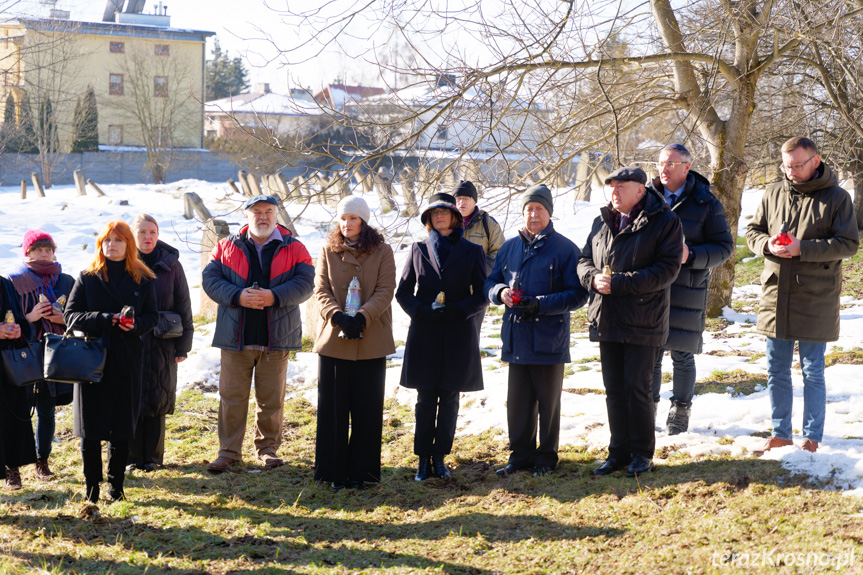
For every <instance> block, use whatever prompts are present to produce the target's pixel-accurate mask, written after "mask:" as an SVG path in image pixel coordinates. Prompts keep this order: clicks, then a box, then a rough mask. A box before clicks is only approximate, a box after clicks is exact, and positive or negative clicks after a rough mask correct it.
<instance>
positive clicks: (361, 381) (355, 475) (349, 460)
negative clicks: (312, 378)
mask: <svg viewBox="0 0 863 575" xmlns="http://www.w3.org/2000/svg"><path fill="white" fill-rule="evenodd" d="M386 367H387V364H386V358H385V357H381V358H377V359H365V360H358V361H351V360H347V359H336V358H332V357H326V356H323V355H321V356H319V360H318V429H317V437H316V438H315V480H317V481H326V482H336V483H345V482H347V481H380V480H381V432H382V429H383V414H384V383H385V380H386Z"/></svg>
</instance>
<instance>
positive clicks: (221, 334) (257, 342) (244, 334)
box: [203, 195, 315, 473]
mask: <svg viewBox="0 0 863 575" xmlns="http://www.w3.org/2000/svg"><path fill="white" fill-rule="evenodd" d="M277 206H278V202H277V201H276V199H275V198H273V197H272V196H265V195H257V196H254V197H252V198H249V200H248V201H247V202H246V204H245V205H244V206H243V214H244V215H245V217H246V220H247V221H248V225H247V226H244V227H243V228H242V229H240V231H239V233H238V234H233V235H231V236H229V237H227V238H225V239H223V240H220V241H219V243H218V244H216V246H215V247H214V248H213V253H212V254H210V261H209V263H208V264H207V266H206V267H205V268H204V271H203V287H204V291H205V292H206V294H207V295H208V296H209V297H210V298H211V299H212V300H213V301H214V302H216V303H217V304H218V306H219V308H218V316H217V318H216V332H215V334H214V336H213V346H215V347H218V348H220V349H221V350H222V371H221V375H220V376H219V456H218V458H217V459H216V460H215V461H213V462H212V463H210V464H209V465H207V471H209V472H210V473H221V472H222V471H225V470H227V469H228V468H229V467H231V465H233V464H234V463H236V462H237V461H239V460H240V459H241V458H242V445H243V435H244V434H245V430H246V414H247V412H248V408H249V396H250V393H251V386H252V374H253V373H254V377H255V401H256V402H257V406H258V408H257V416H256V419H255V449H256V451H257V454H258V459H259V460H260V461H261V463H262V464H263V465H264V466H265V467H266V468H267V469H272V468H275V467H280V466H281V465H284V462H283V461H282V460H281V459H280V458H279V457H278V456H277V454H276V453H277V451H278V448H279V445H280V444H281V435H282V416H283V411H284V410H283V407H284V401H285V382H286V380H287V371H288V352H290V351H292V350H298V349H300V346H301V341H302V321H301V319H300V309H299V307H298V306H299V305H300V304H301V303H303V302H304V301H306V300H307V299H308V298H309V297H310V296H311V295H312V289H313V287H314V277H315V270H314V266H313V265H312V258H311V257H310V256H309V252H308V250H306V248H305V246H303V244H301V243H300V242H299V241H297V240H296V239H294V238H293V237H291V232H290V231H288V229H287V228H284V227H282V226H280V225H278V224H277V223H276V214H277V211H276V210H277Z"/></svg>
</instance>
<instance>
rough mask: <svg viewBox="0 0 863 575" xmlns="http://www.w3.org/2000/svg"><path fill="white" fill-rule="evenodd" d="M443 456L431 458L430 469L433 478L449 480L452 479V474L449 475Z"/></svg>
mask: <svg viewBox="0 0 863 575" xmlns="http://www.w3.org/2000/svg"><path fill="white" fill-rule="evenodd" d="M444 457H445V456H443V455H435V456H433V457H432V467H433V468H434V474H435V477H440V478H441V479H449V478H450V477H452V473H450V471H449V468H448V467H447V466H446V463H444Z"/></svg>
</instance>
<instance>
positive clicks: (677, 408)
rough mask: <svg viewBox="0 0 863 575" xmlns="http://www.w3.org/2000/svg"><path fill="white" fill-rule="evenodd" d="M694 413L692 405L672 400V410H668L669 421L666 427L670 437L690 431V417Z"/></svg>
mask: <svg viewBox="0 0 863 575" xmlns="http://www.w3.org/2000/svg"><path fill="white" fill-rule="evenodd" d="M691 413H692V404H691V403H682V402H680V401H677V400H676V399H672V400H671V409H669V410H668V420H667V421H666V422H665V425H666V426H667V428H668V435H677V434H679V433H684V432H685V431H687V430H688V429H689V416H690V414H691Z"/></svg>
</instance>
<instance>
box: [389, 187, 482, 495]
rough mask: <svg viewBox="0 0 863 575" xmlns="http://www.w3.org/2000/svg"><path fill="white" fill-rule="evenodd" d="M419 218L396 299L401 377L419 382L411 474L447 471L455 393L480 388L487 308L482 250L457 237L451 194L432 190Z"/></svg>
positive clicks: (458, 219) (459, 227)
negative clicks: (422, 229)
mask: <svg viewBox="0 0 863 575" xmlns="http://www.w3.org/2000/svg"><path fill="white" fill-rule="evenodd" d="M420 219H421V221H422V223H423V224H425V226H426V229H427V230H428V232H429V237H428V238H427V239H426V240H424V241H421V242H416V243H414V244H413V245H412V246H411V254H410V258H408V261H407V262H406V263H405V268H404V271H403V272H402V277H401V281H400V282H399V287H398V289H397V290H396V300H398V302H399V305H401V306H402V308H403V309H404V310H405V312H406V313H407V314H408V315H409V316H410V318H411V325H410V329H409V330H408V337H407V343H406V344H405V355H404V364H403V365H402V375H401V385H403V386H405V387H409V388H413V389H416V390H417V404H416V430H415V433H414V453H415V454H416V455H418V456H419V466H418V468H417V473H416V480H417V481H423V480H425V479H428V478H429V477H430V476H432V475H434V476H436V477H440V478H442V479H446V478H448V477H450V471H449V469H447V466H446V464H445V463H444V457H445V456H446V455H447V454H448V453H449V452H450V451H451V450H452V443H453V437H454V436H455V430H456V422H457V420H458V404H459V393H461V392H462V391H478V390H480V389H482V387H483V384H482V366H481V364H480V355H479V337H478V335H477V331H476V329H475V327H474V324H473V321H469V320H470V319H471V318H473V317H474V316H475V315H476V314H478V313H480V312H481V311H483V310H484V309H485V306H486V302H485V297H484V296H483V289H482V287H483V282H484V281H485V277H486V265H485V254H484V253H483V250H482V248H481V247H479V246H477V245H476V244H473V243H471V242H469V241H467V240H466V239H464V237H463V231H464V228H463V224H462V216H461V214H460V213H459V211H458V208H457V207H456V202H455V198H453V197H452V196H451V195H449V194H435V195H433V196H432V197H431V198H430V200H429V204H428V205H427V206H426V207H425V209H424V210H423V212H422V214H420Z"/></svg>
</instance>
